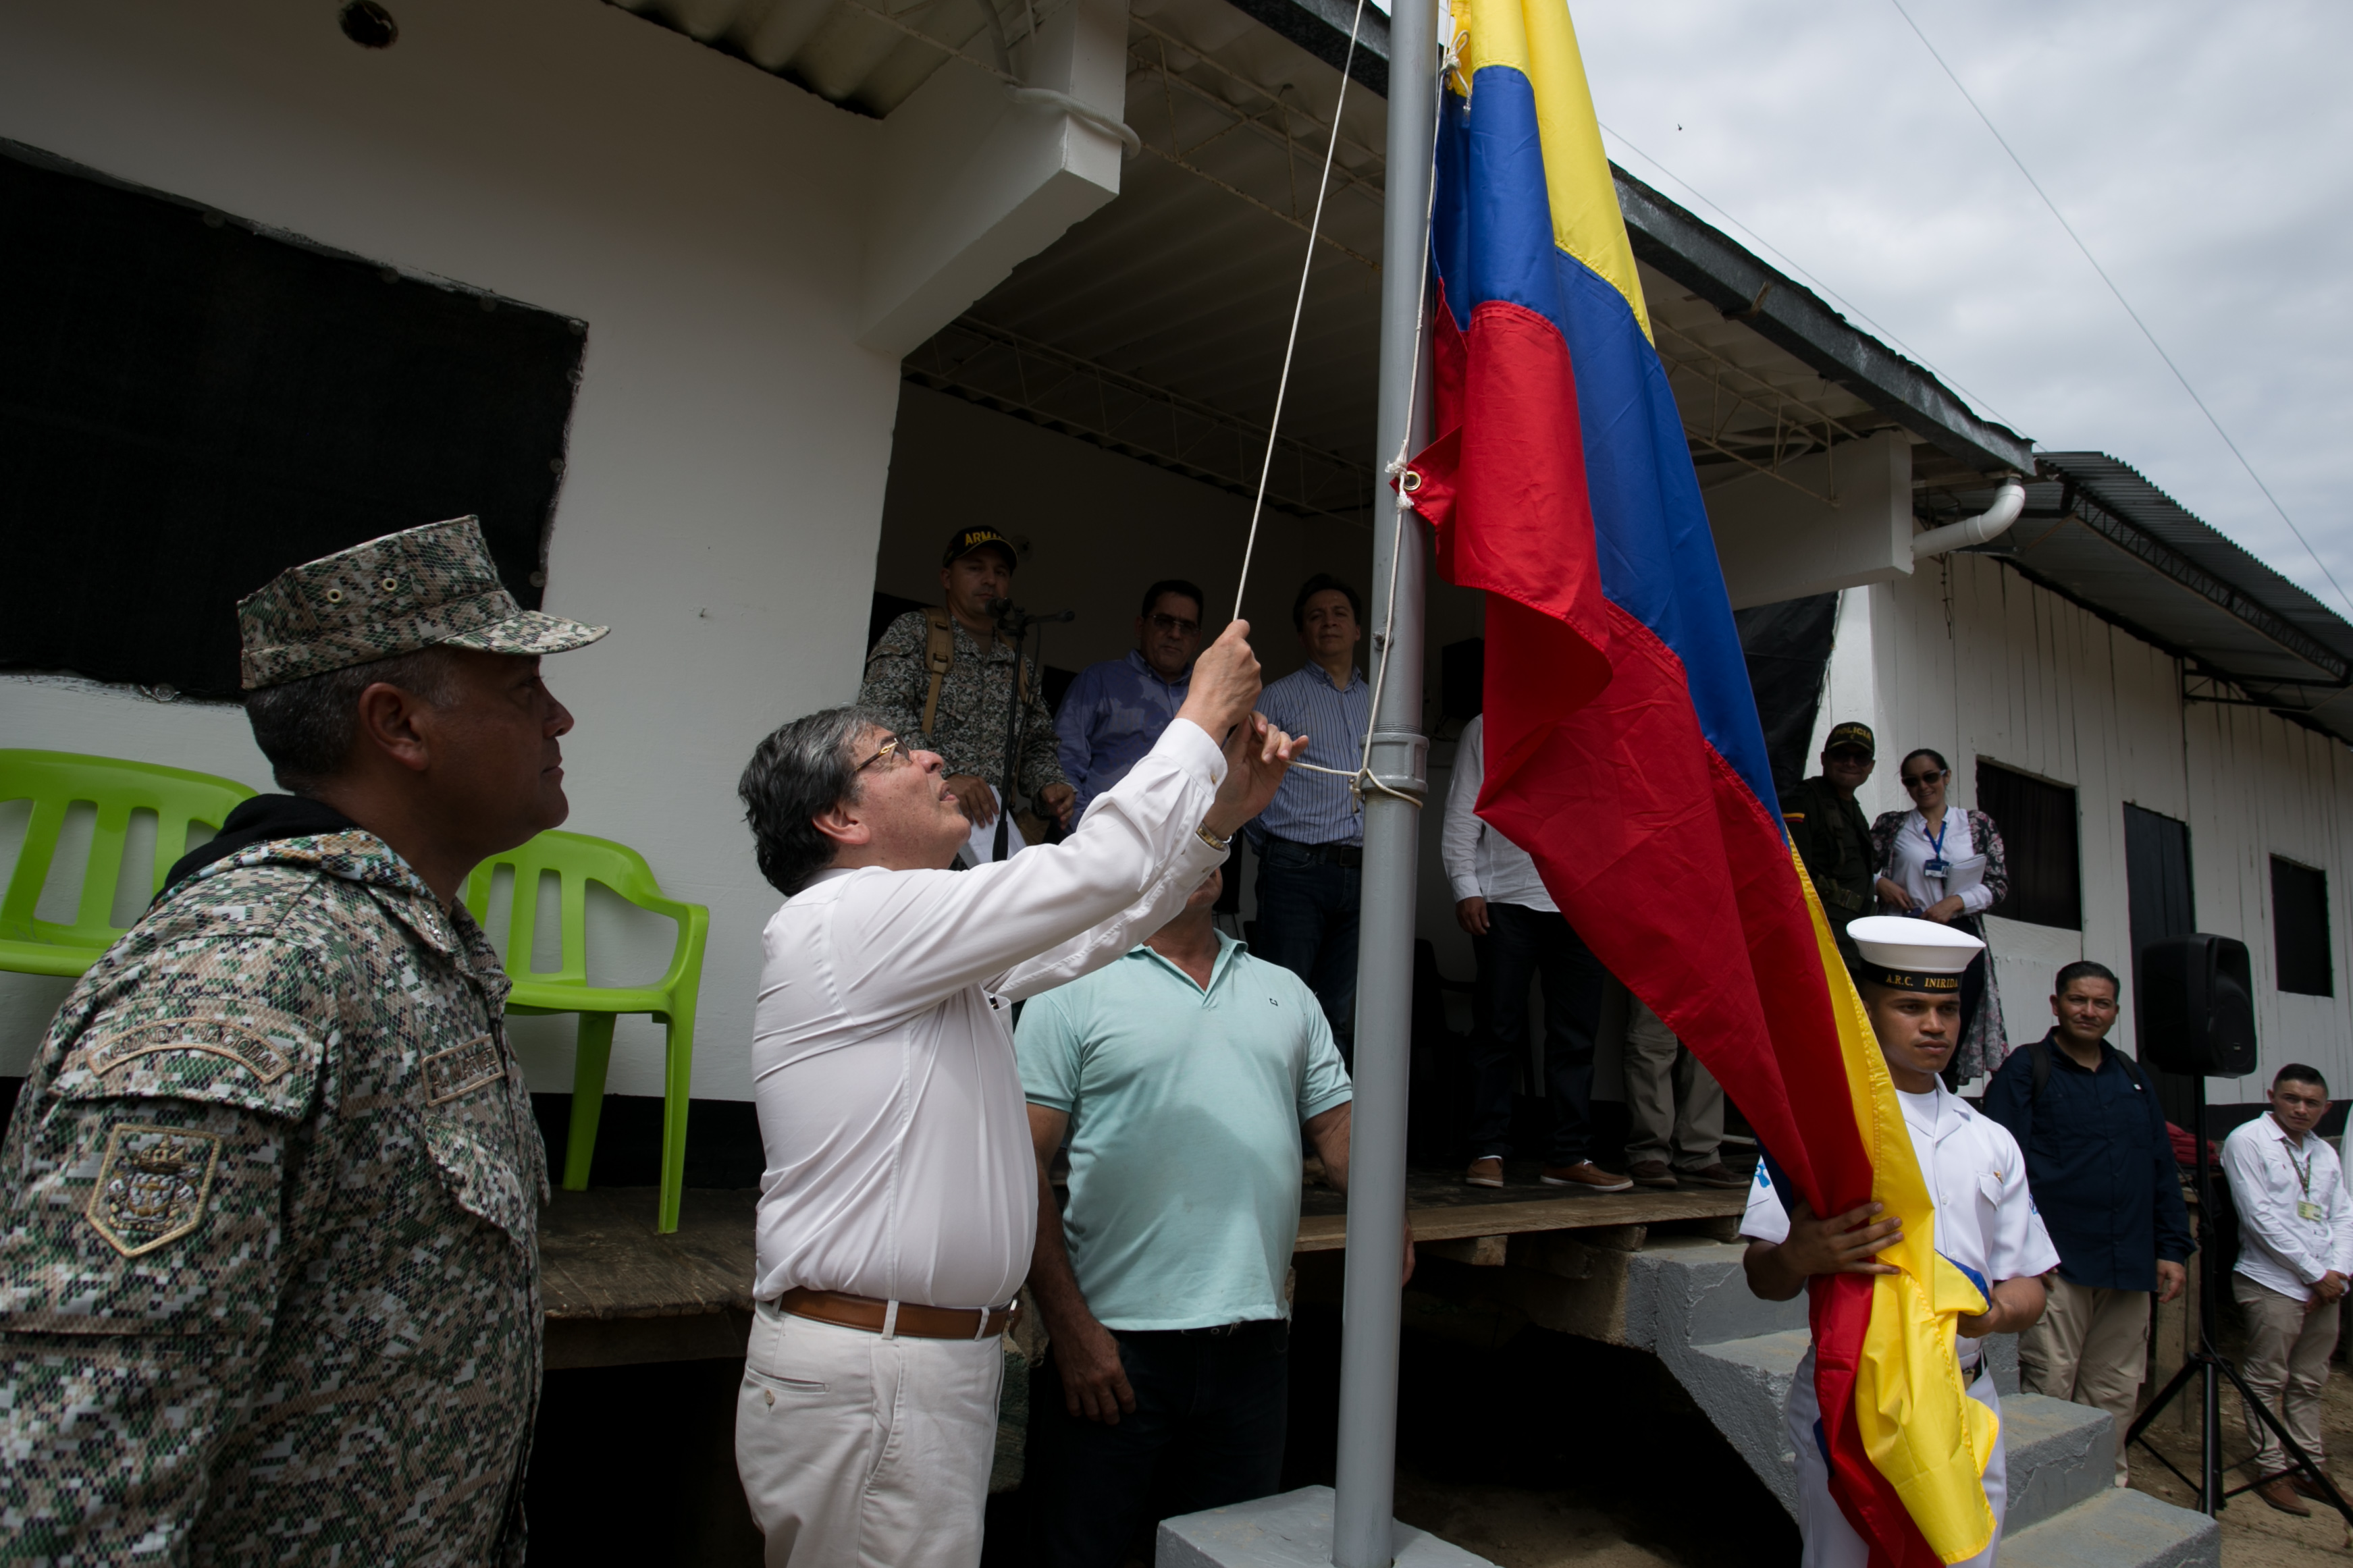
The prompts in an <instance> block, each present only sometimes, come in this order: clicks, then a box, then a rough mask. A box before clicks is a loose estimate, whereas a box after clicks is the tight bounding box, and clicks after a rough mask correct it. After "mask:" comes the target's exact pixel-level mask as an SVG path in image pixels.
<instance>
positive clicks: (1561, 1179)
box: [1544, 1160, 1634, 1193]
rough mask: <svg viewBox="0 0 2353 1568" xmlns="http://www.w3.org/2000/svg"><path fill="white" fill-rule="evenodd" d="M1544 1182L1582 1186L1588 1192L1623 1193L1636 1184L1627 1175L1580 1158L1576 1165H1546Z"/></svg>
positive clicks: (1556, 1184) (1552, 1185)
mask: <svg viewBox="0 0 2353 1568" xmlns="http://www.w3.org/2000/svg"><path fill="white" fill-rule="evenodd" d="M1544 1184H1545V1185H1546V1186H1547V1187H1582V1188H1583V1189H1584V1190H1585V1191H1587V1192H1588V1193H1622V1192H1626V1191H1629V1190H1630V1189H1631V1188H1632V1187H1633V1185H1634V1184H1633V1183H1631V1182H1630V1181H1628V1180H1627V1179H1626V1178H1625V1177H1623V1176H1620V1175H1616V1174H1613V1173H1610V1172H1608V1171H1605V1170H1603V1169H1602V1168H1601V1167H1600V1166H1599V1165H1597V1164H1595V1163H1593V1162H1592V1161H1590V1160H1579V1161H1578V1162H1577V1163H1576V1164H1574V1165H1546V1167H1545V1168H1544Z"/></svg>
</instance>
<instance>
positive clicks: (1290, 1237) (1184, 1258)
mask: <svg viewBox="0 0 2353 1568" xmlns="http://www.w3.org/2000/svg"><path fill="white" fill-rule="evenodd" d="M1223 886H1224V882H1223V879H1222V877H1221V874H1220V873H1219V872H1217V871H1211V872H1210V873H1209V874H1208V877H1206V878H1204V879H1202V881H1201V883H1200V885H1199V886H1198V888H1196V889H1194V891H1193V895H1192V897H1191V899H1190V900H1187V903H1186V906H1185V910H1184V912H1183V913H1182V914H1180V915H1178V916H1177V917H1176V919H1175V920H1173V921H1170V922H1169V923H1168V924H1167V925H1166V926H1165V927H1163V928H1162V929H1161V930H1160V931H1158V932H1157V933H1156V934H1155V935H1154V936H1153V937H1152V939H1151V941H1150V942H1149V943H1148V944H1146V945H1145V946H1143V947H1139V948H1136V949H1134V951H1132V952H1129V953H1128V954H1127V956H1126V957H1124V958H1123V959H1120V960H1118V961H1117V962H1115V963H1112V964H1110V965H1109V966H1107V967H1105V968H1103V969H1101V970H1098V971H1096V972H1095V973H1092V974H1091V975H1088V976H1087V977H1086V978H1085V979H1082V980H1079V981H1076V982H1074V983H1072V984H1069V985H1065V986H1062V987H1061V988H1060V989H1059V990H1054V991H1049V992H1046V993H1045V994H1042V995H1039V996H1037V997H1034V998H1032V999H1031V1000H1030V1002H1029V1005H1028V1006H1027V1007H1026V1008H1025V1009H1024V1010H1023V1012H1022V1016H1021V1026H1020V1030H1019V1033H1018V1038H1017V1041H1016V1050H1017V1052H1018V1057H1019V1059H1020V1066H1021V1088H1022V1092H1023V1093H1024V1094H1025V1095H1026V1096H1027V1097H1028V1098H1029V1131H1030V1135H1031V1138H1032V1140H1033V1142H1034V1143H1035V1145H1036V1149H1037V1155H1038V1243H1037V1250H1036V1251H1035V1253H1034V1254H1033V1255H1032V1257H1031V1260H1030V1267H1029V1292H1030V1295H1031V1298H1032V1299H1033V1300H1035V1301H1036V1302H1037V1304H1038V1311H1039V1316H1040V1317H1041V1318H1042V1319H1043V1320H1044V1321H1045V1325H1046V1331H1047V1334H1048V1336H1049V1339H1050V1349H1049V1350H1048V1352H1047V1360H1046V1363H1045V1365H1044V1366H1043V1367H1042V1368H1041V1369H1040V1371H1039V1373H1038V1376H1037V1379H1036V1381H1035V1383H1034V1384H1033V1385H1032V1386H1033V1389H1034V1393H1033V1394H1032V1395H1031V1399H1030V1415H1029V1470H1028V1474H1027V1475H1026V1477H1025V1479H1024V1480H1023V1486H1022V1489H1023V1491H1024V1492H1025V1493H1027V1494H1029V1498H1030V1501H1031V1557H1032V1560H1033V1561H1034V1562H1036V1563H1039V1564H1041V1565H1044V1568H1118V1564H1119V1563H1122V1562H1123V1561H1124V1560H1125V1559H1126V1558H1127V1557H1128V1556H1129V1555H1131V1553H1132V1554H1133V1555H1135V1556H1139V1557H1144V1558H1147V1559H1148V1558H1149V1557H1150V1555H1151V1545H1150V1541H1149V1527H1150V1526H1151V1524H1152V1523H1153V1521H1154V1519H1155V1515H1157V1516H1159V1517H1166V1516H1169V1515H1174V1514H1179V1513H1190V1512H1194V1511H1196V1510H1200V1509H1205V1508H1217V1507H1220V1506H1222V1505H1224V1504H1226V1503H1232V1502H1243V1501H1247V1500H1250V1499H1251V1498H1257V1497H1265V1496H1268V1495H1270V1494H1271V1493H1272V1492H1273V1491H1274V1489H1275V1488H1276V1487H1277V1485H1278V1484H1279V1483H1280V1480H1281V1477H1282V1443H1283V1433H1284V1427H1285V1424H1286V1419H1287V1413H1288V1405H1287V1394H1286V1388H1287V1385H1288V1345H1289V1337H1290V1327H1289V1325H1290V1310H1291V1309H1290V1303H1289V1301H1288V1300H1287V1299H1286V1297H1285V1293H1284V1289H1283V1286H1284V1279H1285V1276H1286V1275H1287V1274H1288V1273H1289V1271H1290V1267H1291V1251H1292V1247H1293V1244H1294V1243H1295V1242H1296V1241H1297V1239H1298V1235H1299V1188H1300V1180H1301V1171H1300V1156H1301V1152H1302V1133H1303V1131H1304V1140H1305V1142H1309V1143H1313V1144H1314V1149H1315V1152H1316V1153H1317V1154H1318V1155H1319V1156H1321V1157H1322V1159H1323V1162H1324V1174H1325V1176H1326V1177H1327V1179H1329V1180H1330V1182H1331V1183H1332V1184H1333V1185H1334V1186H1335V1187H1337V1188H1339V1189H1340V1190H1342V1191H1343V1192H1345V1191H1346V1190H1347V1185H1348V1126H1349V1102H1350V1100H1351V1097H1352V1094H1353V1090H1352V1089H1350V1087H1349V1083H1348V1075H1347V1072H1346V1071H1345V1069H1344V1068H1342V1067H1341V1065H1340V1055H1339V1052H1338V1051H1337V1050H1335V1048H1334V1047H1333V1044H1332V1035H1331V1031H1330V1029H1329V1028H1328V1027H1326V1026H1325V1025H1324V1016H1323V1013H1322V1010H1321V1009H1320V1008H1318V1007H1317V1006H1316V1005H1315V998H1314V995H1313V994H1311V993H1310V992H1309V991H1308V989H1307V987H1306V986H1305V985H1303V984H1301V983H1300V981H1299V979H1298V977H1297V976H1295V975H1293V974H1292V973H1290V972H1288V971H1287V970H1284V969H1283V968H1282V967H1281V966H1280V965H1277V964H1272V963H1266V962H1264V961H1263V960H1261V959H1259V958H1255V957H1253V956H1252V955H1251V954H1250V951H1249V949H1247V948H1246V947H1244V946H1243V945H1242V944H1241V943H1240V942H1236V941H1234V940H1233V938H1231V937H1229V936H1227V935H1225V934H1224V933H1222V932H1220V931H1218V930H1217V928H1216V927H1215V926H1214V925H1213V924H1212V923H1211V919H1210V917H1211V906H1212V905H1214V904H1215V903H1216V902H1217V899H1218V893H1219V889H1221V888H1222V887H1223ZM1066 1136H1067V1138H1068V1140H1069V1143H1070V1150H1071V1187H1070V1191H1071V1196H1070V1205H1069V1207H1068V1208H1067V1209H1066V1210H1064V1209H1058V1207H1057V1205H1056V1204H1055V1201H1054V1189H1053V1187H1052V1185H1051V1184H1050V1180H1049V1172H1050V1168H1051V1166H1052V1163H1053V1159H1054V1153H1055V1151H1057V1150H1058V1149H1060V1147H1061V1146H1062V1143H1063V1141H1064V1139H1065V1137H1066ZM1412 1260H1413V1250H1412V1242H1411V1238H1410V1233H1409V1237H1408V1240H1407V1244H1406V1268H1407V1272H1408V1274H1409V1275H1410V1273H1411V1271H1412ZM1155 1475H1156V1476H1157V1477H1158V1478H1159V1479H1160V1481H1161V1483H1162V1486H1161V1488H1160V1489H1157V1490H1155ZM1155 1497H1156V1498H1157V1503H1156V1504H1155ZM1139 1536H1142V1537H1143V1538H1144V1539H1143V1540H1142V1541H1141V1542H1140V1543H1139V1541H1138V1539H1137V1538H1138V1537H1139ZM1139 1544H1140V1550H1136V1548H1137V1547H1138V1546H1139Z"/></svg>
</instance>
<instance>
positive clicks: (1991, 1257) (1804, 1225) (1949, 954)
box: [1740, 916, 2059, 1568]
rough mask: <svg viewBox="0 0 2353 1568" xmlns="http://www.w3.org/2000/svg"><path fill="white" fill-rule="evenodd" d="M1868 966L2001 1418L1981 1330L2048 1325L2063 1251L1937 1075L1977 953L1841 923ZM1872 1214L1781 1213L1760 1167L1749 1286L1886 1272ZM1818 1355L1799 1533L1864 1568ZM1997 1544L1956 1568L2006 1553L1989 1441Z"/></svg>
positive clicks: (1961, 1345) (2017, 1159)
mask: <svg viewBox="0 0 2353 1568" xmlns="http://www.w3.org/2000/svg"><path fill="white" fill-rule="evenodd" d="M1847 931H1848V932H1849V934H1850V935H1852V937H1853V938H1854V941H1855V945H1856V947H1857V949H1858V950H1859V951H1860V952H1861V953H1862V959H1863V969H1862V976H1861V978H1862V998H1863V1005H1864V1006H1865V1008H1866V1009H1867V1010H1868V1011H1869V1013H1870V1015H1871V1027H1872V1031H1873V1034H1875V1035H1876V1036H1877V1037H1878V1038H1879V1049H1880V1054H1881V1056H1882V1057H1883V1058H1885V1059H1886V1062H1887V1074H1888V1077H1890V1078H1891V1079H1894V1083H1895V1093H1896V1098H1897V1099H1898V1100H1900V1101H1901V1102H1902V1105H1903V1110H1904V1124H1905V1129H1906V1131H1909V1132H1910V1133H1911V1135H1912V1152H1913V1153H1914V1155H1915V1157H1916V1158H1917V1159H1918V1160H1919V1162H1920V1173H1921V1175H1922V1176H1924V1177H1926V1180H1927V1184H1928V1194H1929V1197H1930V1199H1931V1201H1933V1202H1934V1204H1935V1205H1936V1250H1937V1251H1938V1252H1939V1253H1940V1254H1942V1255H1943V1256H1944V1257H1945V1258H1947V1260H1948V1261H1950V1262H1951V1263H1953V1264H1954V1265H1955V1266H1956V1267H1957V1268H1961V1269H1963V1270H1964V1271H1966V1272H1968V1274H1969V1275H1971V1276H1972V1278H1973V1279H1976V1280H1978V1282H1980V1285H1981V1288H1982V1289H1984V1291H1985V1295H1986V1300H1987V1302H1988V1307H1987V1310H1986V1311H1985V1312H1983V1313H1982V1314H1980V1315H1978V1316H1977V1317H1971V1318H1963V1319H1961V1320H1960V1321H1959V1342H1958V1344H1957V1347H1956V1349H1957V1353H1958V1355H1959V1359H1960V1363H1961V1375H1962V1377H1963V1378H1964V1379H1965V1380H1967V1381H1968V1391H1969V1395H1970V1397H1971V1398H1973V1399H1976V1400H1978V1402H1979V1403H1981V1404H1983V1405H1986V1406H1987V1407H1988V1408H1989V1409H1991V1410H1992V1411H1993V1412H1994V1413H1995V1414H1996V1415H2000V1411H2001V1399H2000V1396H1999V1395H1998V1394H1995V1392H1994V1386H1993V1379H1991V1378H1989V1377H1984V1376H1980V1375H1979V1373H1981V1372H1982V1370H1983V1368H1984V1358H1983V1350H1982V1346H1981V1342H1982V1341H1983V1339H1984V1338H1985V1336H1986V1335H1988V1334H1996V1333H2000V1334H2014V1333H2017V1332H2019V1331H2021V1330H2022V1329H2025V1328H2027V1327H2029V1326H2030V1325H2031V1324H2032V1323H2033V1322H2034V1321H2035V1320H2036V1319H2037V1318H2039V1317H2041V1316H2042V1275H2043V1274H2045V1273H2047V1272H2048V1271H2050V1270H2051V1269H2052V1268H2057V1267H2058V1266H2059V1252H2058V1249H2057V1248H2056V1247H2052V1245H2051V1237H2050V1235H2049V1233H2048V1232H2046V1231H2045V1230H2044V1229H2043V1228H2042V1218H2041V1217H2040V1216H2039V1215H2036V1214H2035V1212H2034V1205H2033V1201H2032V1199H2031V1197H2030V1196H2029V1195H2028V1193H2027V1190H2026V1158H2025V1156H2024V1155H2023V1154H2021V1153H2020V1152H2019V1148H2018V1143H2017V1141H2016V1140H2015V1139H2013V1138H2011V1137H2010V1133H2009V1131H2007V1130H2006V1129H2004V1128H2003V1127H2002V1126H2001V1124H2000V1122H1997V1121H1992V1120H1990V1119H1989V1118H1987V1117H1983V1116H1979V1115H1978V1113H1977V1112H1976V1111H1974V1110H1970V1109H1969V1108H1968V1103H1967V1102H1966V1101H1964V1100H1962V1099H1961V1098H1960V1097H1959V1096H1958V1095H1957V1094H1955V1093H1953V1092H1952V1091H1951V1090H1950V1089H1947V1088H1946V1087H1945V1086H1944V1083H1943V1081H1942V1080H1941V1079H1939V1078H1938V1077H1937V1074H1939V1073H1940V1072H1942V1071H1943V1070H1944V1068H1945V1064H1946V1063H1947V1062H1948V1061H1950V1060H1951V1059H1952V1056H1953V1050H1954V1047H1957V1046H1958V1045H1959V1044H1960V1038H1961V972H1962V971H1964V970H1966V969H1967V968H1968V966H1969V960H1970V959H1972V958H1974V957H1976V956H1977V954H1978V952H1980V951H1981V950H1982V949H1983V948H1984V946H1985V944H1984V943H1983V942H1979V941H1978V939H1977V938H1975V937H1973V936H1970V935H1969V934H1968V932H1966V931H1955V930H1953V929H1952V928H1951V927H1949V926H1941V925H1936V924H1934V923H1932V922H1930V921H1915V920H1906V919H1903V918H1900V917H1895V916H1872V917H1868V918H1865V919H1863V920H1859V921H1853V922H1852V923H1851V924H1849V925H1848V927H1847ZM1878 1213H1879V1205H1877V1204H1875V1203H1872V1204H1865V1205H1862V1207H1861V1208H1857V1209H1851V1210H1849V1211H1848V1212H1847V1213H1845V1214H1842V1215H1835V1216H1832V1217H1830V1218H1825V1219H1817V1218H1815V1217H1814V1215H1813V1214H1812V1212H1811V1211H1810V1210H1809V1209H1808V1208H1807V1207H1806V1205H1805V1203H1804V1201H1803V1200H1802V1199H1798V1200H1794V1202H1793V1204H1792V1205H1789V1206H1785V1205H1784V1203H1783V1199H1782V1194H1781V1190H1780V1189H1779V1188H1778V1186H1776V1185H1775V1184H1774V1183H1773V1179H1772V1177H1771V1175H1770V1174H1769V1173H1767V1169H1766V1167H1765V1166H1764V1165H1762V1164H1759V1165H1758V1166H1757V1182H1756V1184H1755V1186H1754V1187H1753V1188H1751V1190H1750V1192H1749V1194H1748V1212H1747V1214H1746V1215H1745V1216H1744V1217H1743V1218H1742V1220H1741V1223H1740V1233H1741V1234H1742V1235H1743V1236H1745V1237H1748V1238H1749V1241H1748V1252H1747V1255H1746V1258H1743V1260H1742V1261H1743V1264H1744V1266H1745V1268H1746V1272H1747V1275H1748V1288H1749V1289H1751V1290H1753V1291H1755V1292H1756V1293H1757V1295H1759V1296H1761V1297H1763V1298H1764V1299H1765V1300H1768V1301H1786V1300H1789V1299H1790V1298H1792V1297H1794V1296H1796V1295H1797V1294H1798V1293H1799V1291H1800V1290H1803V1289H1805V1288H1806V1282H1807V1280H1808V1279H1811V1278H1812V1277H1813V1276H1815V1275H1817V1274H1892V1273H1894V1272H1895V1270H1894V1268H1892V1267H1890V1266H1889V1265H1887V1264H1883V1263H1880V1262H1877V1261H1875V1260H1874V1254H1876V1253H1877V1251H1878V1250H1879V1248H1880V1247H1884V1246H1886V1245H1887V1244H1888V1243H1889V1242H1891V1241H1894V1239H1895V1238H1896V1237H1897V1235H1898V1233H1899V1231H1900V1229H1901V1223H1900V1222H1899V1221H1897V1220H1894V1219H1886V1220H1882V1219H1879V1218H1878V1217H1877V1215H1878ZM1820 1415H1821V1407H1820V1403H1819V1401H1818V1399H1817V1397H1816V1394H1815V1390H1814V1352H1812V1350H1810V1349H1809V1350H1808V1351H1807V1352H1806V1357H1805V1360H1803V1361H1802V1362H1800V1363H1798V1371H1797V1374H1796V1376H1795V1377H1793V1378H1792V1379H1791V1380H1790V1383H1789V1406H1788V1422H1789V1442H1790V1446H1791V1447H1793V1448H1795V1449H1796V1451H1797V1456H1798V1530H1799V1533H1800V1534H1801V1535H1802V1536H1803V1537H1804V1540H1805V1554H1804V1558H1803V1563H1804V1568H1864V1564H1866V1563H1868V1562H1869V1561H1870V1558H1871V1551H1870V1548H1869V1546H1868V1545H1867V1544H1866V1543H1865V1542H1864V1541H1863V1539H1862V1536H1860V1535H1858V1534H1856V1533H1855V1529H1854V1526H1852V1524H1849V1523H1848V1522H1847V1520H1846V1515H1845V1514H1844V1513H1842V1512H1841V1511H1840V1509H1839V1506H1838V1503H1837V1501H1836V1500H1834V1499H1833V1498H1832V1497H1831V1491H1830V1466H1829V1461H1828V1460H1827V1459H1826V1458H1824V1456H1823V1453H1822V1449H1821V1446H1820V1437H1819V1436H1818V1435H1817V1425H1816V1424H1817V1422H1818V1421H1819V1419H1820ZM1985 1493H1986V1502H1987V1503H1988V1505H1989V1506H1990V1507H1991V1508H1992V1510H1993V1519H1994V1531H1993V1539H1992V1540H1990V1541H1989V1542H1987V1543H1986V1549H1985V1550H1984V1551H1983V1552H1979V1553H1978V1555H1977V1556H1975V1557H1973V1558H1970V1559H1969V1560H1968V1562H1967V1563H1960V1564H1956V1568H1992V1565H1993V1563H1994V1562H1995V1560H1996V1557H1997V1555H1998V1553H1999V1552H2000V1550H2001V1521H2002V1515H2003V1513H2004V1512H2005V1511H2006V1510H2007V1509H2008V1507H2009V1500H2010V1496H2009V1468H2008V1461H2007V1459H2006V1458H2005V1455H2004V1450H2003V1447H2002V1441H2001V1439H2000V1437H1999V1436H1997V1437H1996V1438H1995V1439H1994V1447H1993V1457H1992V1458H1991V1459H1990V1460H1989V1461H1988V1463H1987V1465H1986V1468H1985Z"/></svg>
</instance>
